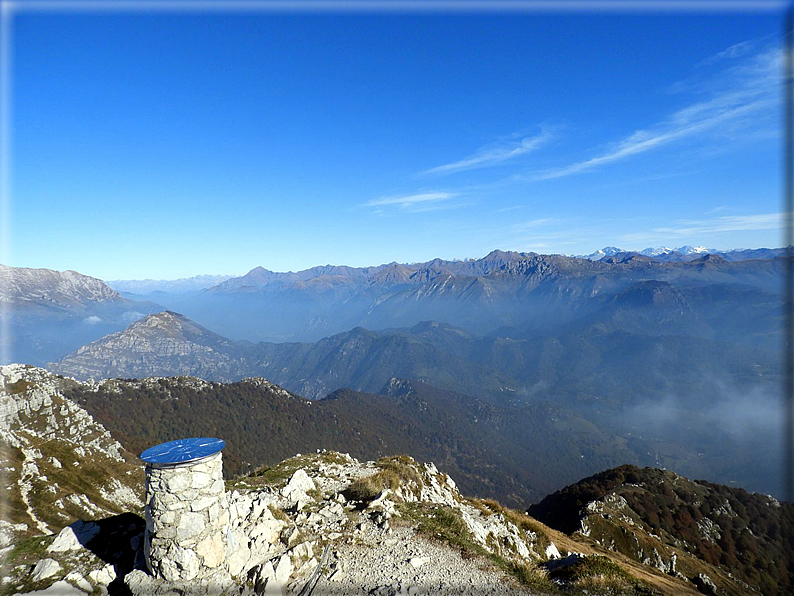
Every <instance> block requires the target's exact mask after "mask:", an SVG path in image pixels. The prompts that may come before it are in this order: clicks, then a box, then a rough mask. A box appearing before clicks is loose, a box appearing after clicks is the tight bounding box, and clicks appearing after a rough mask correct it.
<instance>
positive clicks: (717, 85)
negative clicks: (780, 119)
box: [534, 48, 780, 180]
mask: <svg viewBox="0 0 794 596" xmlns="http://www.w3.org/2000/svg"><path fill="white" fill-rule="evenodd" d="M729 50H730V51H731V53H738V52H739V49H735V50H731V48H728V50H725V51H726V52H729ZM779 73H780V52H779V50H777V49H775V50H768V51H766V52H763V53H760V54H756V55H755V56H753V57H752V58H751V59H748V60H746V61H744V62H742V63H741V64H738V65H734V66H731V67H730V68H726V69H724V70H723V71H722V72H721V73H720V76H719V77H717V79H716V80H713V81H711V83H710V88H711V90H712V92H711V97H709V98H708V99H706V100H703V101H699V102H695V103H693V104H691V105H689V106H686V107H684V108H682V109H680V110H678V111H676V112H674V113H672V114H671V115H670V116H669V117H668V118H666V119H665V120H664V121H662V122H659V123H657V124H655V125H653V126H651V127H648V128H645V129H640V130H637V131H636V132H634V133H633V134H631V135H629V136H628V137H626V138H624V139H622V140H620V141H618V142H616V143H614V144H613V145H612V147H611V148H609V149H608V150H606V151H605V152H603V153H602V154H601V155H597V156H595V157H591V158H589V159H585V160H582V161H578V162H574V163H572V164H569V165H566V166H563V167H559V168H554V169H550V170H546V171H544V172H539V173H538V174H536V175H535V177H534V179H535V180H548V179H553V178H562V177H564V176H571V175H574V174H581V173H584V172H590V171H593V170H596V169H598V168H600V167H602V166H605V165H608V164H611V163H614V162H618V161H621V160H624V159H626V158H629V157H632V156H635V155H638V154H641V153H645V152H648V151H651V150H654V149H657V148H659V147H662V146H664V145H668V144H671V143H674V142H677V141H681V140H683V139H686V138H691V137H696V136H699V135H702V134H703V133H706V132H711V131H715V130H716V131H719V130H720V129H722V128H724V127H725V126H728V125H731V126H733V127H735V128H734V129H732V130H731V132H732V133H733V134H735V133H736V132H737V131H736V128H739V127H741V128H744V129H746V130H750V131H752V130H753V126H752V125H753V123H754V120H753V118H756V117H757V116H758V115H759V114H764V115H768V114H769V113H770V112H771V111H772V108H773V107H774V106H775V105H776V104H777V101H778V97H777V85H776V82H777V78H778V76H779Z"/></svg>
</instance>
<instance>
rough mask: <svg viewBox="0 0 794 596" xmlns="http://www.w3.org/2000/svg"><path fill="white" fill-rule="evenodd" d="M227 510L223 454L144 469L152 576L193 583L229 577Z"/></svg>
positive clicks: (147, 545) (146, 547)
mask: <svg viewBox="0 0 794 596" xmlns="http://www.w3.org/2000/svg"><path fill="white" fill-rule="evenodd" d="M228 525H229V512H228V504H227V498H226V487H225V485H224V482H223V469H222V459H221V453H220V452H218V453H216V454H215V455H212V456H210V457H208V458H207V459H203V460H200V461H198V462H195V463H188V464H181V465H177V466H167V467H156V466H153V465H147V466H146V532H145V537H144V540H145V542H144V552H145V554H146V565H147V566H148V568H149V571H150V572H151V573H152V575H153V576H154V577H157V578H161V579H164V580H167V581H171V582H179V581H183V582H189V581H191V580H194V579H196V578H200V577H207V576H209V575H219V574H225V573H228V569H227V565H226V556H225V555H226V532H227V530H228Z"/></svg>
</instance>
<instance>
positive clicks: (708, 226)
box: [654, 213, 786, 236]
mask: <svg viewBox="0 0 794 596" xmlns="http://www.w3.org/2000/svg"><path fill="white" fill-rule="evenodd" d="M785 218H786V214H785V213H759V214H756V215H724V216H722V217H715V218H714V219H708V220H686V219H685V220H680V221H678V222H676V223H678V224H679V225H678V226H676V227H668V228H656V229H655V230H654V232H657V233H660V234H669V235H671V236H687V235H690V234H713V233H718V232H739V231H743V230H777V229H779V228H782V227H783V226H784V225H785Z"/></svg>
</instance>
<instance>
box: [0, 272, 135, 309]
mask: <svg viewBox="0 0 794 596" xmlns="http://www.w3.org/2000/svg"><path fill="white" fill-rule="evenodd" d="M122 300H123V298H122V297H121V295H120V294H119V293H118V292H117V291H116V290H114V289H112V288H111V287H110V286H108V285H107V284H106V283H105V282H103V281H102V280H101V279H97V278H95V277H90V276H88V275H82V274H81V273H77V272H76V271H53V270H52V269H29V268H26V267H8V266H6V265H0V301H2V302H11V303H16V304H25V303H26V302H27V303H42V304H52V305H59V306H69V305H76V304H85V303H90V302H109V301H110V302H121V301H122Z"/></svg>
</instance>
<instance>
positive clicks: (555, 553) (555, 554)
mask: <svg viewBox="0 0 794 596" xmlns="http://www.w3.org/2000/svg"><path fill="white" fill-rule="evenodd" d="M561 557H562V555H561V554H560V551H559V550H557V547H556V546H555V545H554V543H553V542H549V545H548V546H547V547H546V558H547V559H559V558H561Z"/></svg>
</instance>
